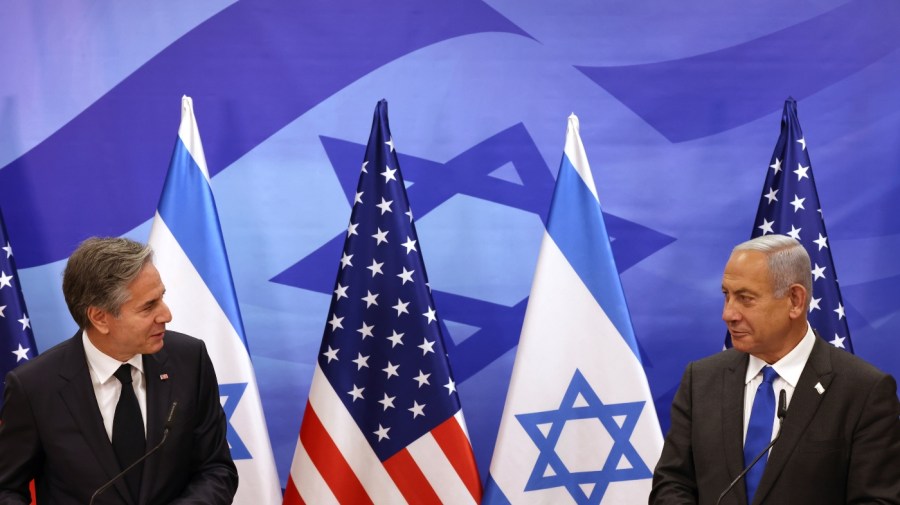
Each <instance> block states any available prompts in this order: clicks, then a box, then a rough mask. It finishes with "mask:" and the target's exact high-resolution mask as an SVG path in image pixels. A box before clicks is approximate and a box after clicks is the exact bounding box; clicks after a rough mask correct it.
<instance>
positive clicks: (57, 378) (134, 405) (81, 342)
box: [0, 238, 238, 505]
mask: <svg viewBox="0 0 900 505" xmlns="http://www.w3.org/2000/svg"><path fill="white" fill-rule="evenodd" d="M164 292H165V287H164V286H163V284H162V281H161V279H160V276H159V273H158V272H157V270H156V268H155V267H154V266H153V263H152V252H151V250H150V248H149V247H148V246H145V245H142V244H139V243H137V242H133V241H131V240H127V239H120V238H110V239H99V238H92V239H88V240H86V241H85V242H83V243H82V244H81V245H80V246H79V247H78V249H77V250H76V251H75V252H74V253H73V254H72V256H71V257H70V258H69V261H68V263H67V265H66V270H65V273H64V276H63V293H64V295H65V298H66V303H67V305H68V307H69V311H70V312H71V313H72V317H73V318H74V319H75V321H76V322H77V323H78V326H79V328H80V330H79V332H78V333H77V334H76V335H75V336H74V337H72V338H71V339H69V340H66V341H64V342H62V343H61V344H59V345H57V346H55V347H54V348H52V349H50V350H48V351H47V352H45V353H43V354H42V355H40V356H39V357H37V358H35V359H34V360H32V361H31V362H29V363H27V364H25V365H23V366H21V367H19V368H17V369H16V370H14V371H13V372H10V373H9V374H8V375H7V377H6V391H5V404H4V406H3V411H2V412H0V419H2V421H0V505H6V504H27V503H29V501H30V497H29V491H28V483H29V481H31V480H32V479H34V480H35V483H36V491H37V501H38V503H40V504H41V505H70V504H71V505H75V504H78V505H85V504H86V503H88V501H89V500H90V498H91V495H92V494H93V493H94V492H95V491H96V490H97V489H98V488H100V487H101V486H102V485H103V484H104V483H106V482H107V481H109V480H110V479H112V478H113V477H114V476H115V475H116V474H118V473H119V472H120V471H122V470H123V469H125V468H127V467H128V466H129V465H131V464H132V463H134V462H135V461H137V459H138V458H139V457H140V456H141V455H143V454H144V452H145V451H146V450H149V449H150V448H152V447H154V446H156V445H157V444H158V443H159V442H160V441H161V440H162V437H163V432H164V429H165V427H166V426H165V425H166V424H167V420H168V419H167V418H168V417H169V415H170V411H171V409H172V405H174V404H175V403H176V402H177V407H176V408H175V412H174V416H172V420H171V422H170V423H168V425H169V426H168V428H169V431H168V434H167V438H166V442H165V444H164V445H163V446H162V447H161V448H160V449H159V450H158V451H157V452H155V453H154V454H153V455H152V456H151V457H150V458H148V459H146V460H145V461H144V462H143V463H140V464H139V465H138V466H137V467H135V468H134V469H133V470H132V471H130V472H128V473H127V474H126V475H125V476H124V478H122V479H119V480H118V481H116V483H115V484H114V485H113V486H112V487H111V488H109V489H107V490H106V491H104V492H103V493H101V494H100V495H98V497H97V498H96V500H95V502H94V503H97V504H109V505H112V504H128V505H163V504H204V505H215V504H229V503H231V502H232V499H233V497H234V494H235V491H236V490H237V481H238V477H237V471H236V469H235V466H234V462H233V461H232V459H231V453H230V451H229V449H228V443H227V441H226V439H225V433H226V419H225V414H224V412H223V411H222V407H221V405H220V403H219V392H218V384H217V382H216V374H215V371H214V370H213V365H212V362H211V361H210V358H209V356H208V354H207V352H206V347H205V345H204V344H203V342H202V341H200V340H197V339H195V338H192V337H189V336H187V335H183V334H180V333H175V332H169V331H166V330H165V326H166V323H167V322H169V321H170V320H171V319H172V315H171V313H170V312H169V308H168V307H167V306H166V304H165V302H164V301H163V294H164Z"/></svg>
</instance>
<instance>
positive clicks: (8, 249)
mask: <svg viewBox="0 0 900 505" xmlns="http://www.w3.org/2000/svg"><path fill="white" fill-rule="evenodd" d="M3 250H4V251H6V258H7V259H9V257H10V256H12V247H11V246H10V245H9V242H7V243H6V247H4V248H3Z"/></svg>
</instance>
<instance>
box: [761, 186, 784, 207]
mask: <svg viewBox="0 0 900 505" xmlns="http://www.w3.org/2000/svg"><path fill="white" fill-rule="evenodd" d="M779 191H780V190H778V189H775V188H769V192H768V193H766V196H764V197H763V198H766V199H768V200H769V203H772V202H777V201H778V197H777V196H775V195H777V194H778V192H779Z"/></svg>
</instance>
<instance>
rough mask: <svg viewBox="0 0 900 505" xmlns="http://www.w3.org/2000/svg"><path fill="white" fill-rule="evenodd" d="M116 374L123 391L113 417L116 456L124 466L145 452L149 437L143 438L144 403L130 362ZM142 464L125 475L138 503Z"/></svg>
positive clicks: (123, 467) (126, 481) (113, 440)
mask: <svg viewBox="0 0 900 505" xmlns="http://www.w3.org/2000/svg"><path fill="white" fill-rule="evenodd" d="M114 375H115V376H116V379H119V382H121V383H122V394H121V395H119V403H117V404H116V415H115V417H113V431H112V445H113V450H114V451H115V452H116V458H118V460H119V466H120V467H121V468H122V470H124V469H125V468H128V465H130V464H132V463H134V462H135V460H137V459H138V458H140V457H141V456H142V455H143V454H144V450H145V449H146V440H145V439H144V421H143V419H142V418H141V407H140V405H138V400H137V396H135V395H134V387H133V386H132V385H131V365H129V364H124V365H122V366H120V367H119V369H118V370H116V373H115V374H114ZM143 466H144V465H143V464H140V465H138V466H137V467H135V468H133V469H131V471H129V472H128V473H127V474H125V476H124V480H125V484H126V485H127V486H128V491H129V492H130V493H131V497H132V499H134V502H135V503H137V502H138V493H139V492H140V489H141V470H143Z"/></svg>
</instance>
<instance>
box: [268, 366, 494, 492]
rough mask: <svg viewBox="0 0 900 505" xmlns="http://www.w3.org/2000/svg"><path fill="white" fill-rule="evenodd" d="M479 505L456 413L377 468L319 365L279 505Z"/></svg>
mask: <svg viewBox="0 0 900 505" xmlns="http://www.w3.org/2000/svg"><path fill="white" fill-rule="evenodd" d="M480 501H481V481H480V479H479V478H478V471H477V469H476V466H475V457H474V455H473V454H472V445H471V443H470V442H469V438H468V435H467V433H466V431H465V423H464V421H463V417H462V412H461V411H460V412H457V413H456V415H454V416H453V417H451V418H450V419H447V420H446V421H444V422H443V423H441V424H440V425H439V426H438V427H436V428H435V429H434V430H432V431H431V432H429V433H427V434H425V435H423V436H422V437H420V438H419V439H418V440H416V441H415V442H413V443H412V444H410V445H409V446H407V447H406V448H405V449H403V450H402V451H400V452H398V453H397V454H395V455H393V456H391V457H390V459H388V460H387V461H385V462H383V463H382V462H381V461H380V460H379V459H378V457H377V456H376V455H375V453H374V452H373V451H372V449H371V447H369V443H368V441H367V440H366V438H365V435H364V434H363V433H362V432H360V430H359V427H358V426H357V425H356V422H354V420H353V418H352V417H351V416H350V413H349V412H347V409H346V408H345V407H344V404H343V403H342V402H341V401H340V398H339V397H338V395H337V394H336V393H335V392H334V390H333V389H332V387H331V384H330V383H329V382H328V379H326V378H325V375H324V374H323V373H322V370H321V369H320V368H319V367H318V366H317V367H316V371H315V375H314V376H313V381H312V387H311V388H310V394H309V402H308V403H307V404H306V412H305V413H304V415H303V424H302V426H301V427H300V436H299V438H298V440H297V448H296V450H295V451H294V460H293V462H292V463H291V473H290V476H289V477H288V483H287V490H286V491H285V494H284V502H283V503H284V505H299V504H304V503H309V504H316V505H318V504H320V503H322V504H329V503H343V504H364V503H404V502H406V503H416V504H420V503H421V504H429V503H453V504H457V503H458V504H464V503H472V504H477V503H479V502H480Z"/></svg>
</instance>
